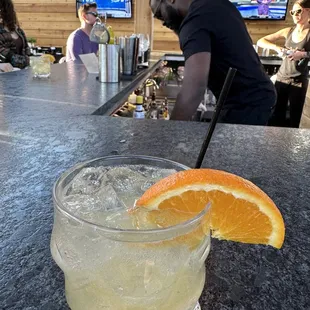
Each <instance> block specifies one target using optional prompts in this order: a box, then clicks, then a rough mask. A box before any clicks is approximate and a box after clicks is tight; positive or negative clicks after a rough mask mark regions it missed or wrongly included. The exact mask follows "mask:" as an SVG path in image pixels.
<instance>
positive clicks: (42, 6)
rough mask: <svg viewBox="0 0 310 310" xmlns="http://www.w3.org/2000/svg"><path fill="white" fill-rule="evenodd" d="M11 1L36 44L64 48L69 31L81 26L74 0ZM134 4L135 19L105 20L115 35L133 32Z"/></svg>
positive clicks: (134, 9) (24, 28)
mask: <svg viewBox="0 0 310 310" xmlns="http://www.w3.org/2000/svg"><path fill="white" fill-rule="evenodd" d="M13 2H14V5H15V9H16V12H17V16H18V19H19V21H20V23H21V27H22V28H23V30H24V31H25V32H26V35H27V37H33V38H36V39H37V45H39V46H40V45H41V46H62V47H63V48H64V49H65V46H66V42H67V38H68V36H69V34H70V33H71V32H72V31H74V30H75V29H77V28H78V27H79V26H80V21H79V19H78V18H77V17H76V9H75V3H76V1H75V0H13ZM135 3H136V0H133V16H134V18H131V19H112V18H111V19H109V20H108V23H109V24H110V25H111V26H112V27H113V29H114V31H115V34H116V35H131V34H132V33H134V32H135V27H136V21H135V20H136V19H135V16H136V5H135ZM147 3H148V2H147ZM149 20H150V18H149ZM140 24H141V23H140V22H139V25H140Z"/></svg>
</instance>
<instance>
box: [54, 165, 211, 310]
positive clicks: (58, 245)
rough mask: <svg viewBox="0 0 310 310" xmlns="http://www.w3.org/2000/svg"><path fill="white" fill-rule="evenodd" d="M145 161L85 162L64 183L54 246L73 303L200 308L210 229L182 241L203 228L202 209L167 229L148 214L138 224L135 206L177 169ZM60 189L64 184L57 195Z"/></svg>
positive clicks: (75, 309) (156, 309)
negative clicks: (92, 164)
mask: <svg viewBox="0 0 310 310" xmlns="http://www.w3.org/2000/svg"><path fill="white" fill-rule="evenodd" d="M149 160H150V159H149ZM123 161H124V159H123ZM140 161H141V159H140ZM100 163H102V162H100ZM109 163H110V162H109V161H108V163H107V165H108V164H109ZM138 163H139V161H138ZM168 163H169V164H170V166H171V165H172V164H171V163H170V162H168ZM104 164H105V163H104ZM110 164H111V163H110ZM142 164H143V166H136V165H134V166H128V165H126V161H125V166H122V167H121V168H119V167H117V168H116V169H114V168H112V169H110V168H108V171H107V170H106V167H103V166H101V167H96V168H91V169H88V170H80V172H79V174H78V175H77V176H76V177H75V178H74V179H73V182H70V183H69V182H68V184H67V183H66V182H64V183H63V184H60V183H61V182H60V183H58V184H56V188H57V186H58V187H59V188H61V192H62V194H63V197H62V199H63V200H62V203H61V206H59V200H58V199H55V220H54V228H53V234H52V240H51V250H52V255H53V258H54V260H55V261H56V263H57V264H58V266H59V267H60V268H61V269H62V270H63V272H64V274H65V283H66V298H67V301H68V304H69V306H70V307H71V309H72V310H85V309H87V310H97V309H98V310H100V309H106V310H112V309H113V310H116V309H117V310H148V309H150V310H172V309H173V310H193V309H194V308H195V306H196V303H197V301H198V299H199V297H200V295H201V292H202V290H203V287H204V283H205V267H204V261H205V259H206V257H207V255H208V253H209V250H210V236H209V235H208V236H205V237H204V238H202V239H201V240H199V243H198V244H195V246H194V247H190V246H189V245H188V243H186V242H184V243H183V242H175V241H176V240H177V239H176V238H177V237H180V236H187V235H189V234H190V233H192V232H193V231H194V230H195V229H199V226H200V225H201V219H200V218H199V217H197V218H196V220H195V221H190V222H187V223H186V224H182V225H180V226H179V227H177V226H174V227H171V228H168V229H162V230H160V229H158V227H154V224H152V223H149V222H147V221H145V222H143V223H142V224H143V230H140V231H138V230H137V227H136V218H137V215H136V216H135V218H133V216H132V215H130V214H129V213H128V212H127V208H128V207H130V206H132V204H133V202H134V200H135V199H136V198H138V197H139V196H140V195H141V193H142V192H143V191H144V190H145V189H146V188H147V187H148V186H150V185H151V184H152V183H154V182H155V181H157V180H158V179H160V178H161V177H163V176H165V175H167V174H171V173H173V172H174V170H171V169H169V170H167V169H162V168H164V167H166V166H167V163H166V166H164V167H162V166H160V163H157V162H156V161H155V162H154V161H151V162H150V164H151V165H153V168H150V169H149V171H146V170H148V168H147V169H146V170H145V169H144V168H145V165H146V162H145V160H144V161H142ZM97 165H98V163H97ZM175 165H176V164H175ZM157 166H159V167H157ZM170 166H169V165H168V167H169V168H173V169H177V170H181V169H182V168H183V167H181V166H178V165H176V166H175V167H170ZM128 168H129V169H130V170H132V172H130V170H128ZM140 168H141V169H140ZM140 170H141V171H140ZM150 171H151V173H150ZM83 173H84V177H83ZM140 175H141V176H142V177H141V178H140ZM81 176H82V177H81ZM66 178H68V179H72V175H70V173H69V174H67V175H65V176H64V179H66ZM75 181H76V182H75ZM84 181H85V183H84V184H83V182H84ZM118 181H119V182H118ZM74 182H75V183H76V184H74ZM117 182H118V183H117ZM63 185H64V186H63ZM92 185H94V186H92ZM110 185H113V188H111V187H110ZM59 193H60V192H58V193H57V189H56V192H55V193H54V197H55V196H57V195H58V194H59ZM111 197H112V199H111ZM104 198H105V200H104ZM103 201H105V202H103ZM101 202H103V203H102V204H101ZM141 212H142V213H141V214H139V215H138V217H140V219H141V220H142V221H143V219H144V217H143V215H144V214H143V212H146V211H141ZM151 229H153V230H151ZM154 229H156V230H154ZM197 309H198V308H197Z"/></svg>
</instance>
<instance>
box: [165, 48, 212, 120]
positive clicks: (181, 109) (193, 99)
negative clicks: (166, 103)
mask: <svg viewBox="0 0 310 310" xmlns="http://www.w3.org/2000/svg"><path fill="white" fill-rule="evenodd" d="M210 62H211V53H209V52H202V53H197V54H194V55H192V56H191V57H189V58H188V59H187V61H186V63H185V69H184V79H183V86H182V89H181V91H180V93H179V94H178V97H177V101H176V104H175V107H174V109H173V111H172V114H171V118H170V119H172V120H184V121H187V120H190V119H191V118H192V116H193V115H194V113H195V112H196V110H197V108H198V106H199V104H200V102H201V101H202V100H203V98H204V94H205V91H206V88H207V85H208V77H209V71H210Z"/></svg>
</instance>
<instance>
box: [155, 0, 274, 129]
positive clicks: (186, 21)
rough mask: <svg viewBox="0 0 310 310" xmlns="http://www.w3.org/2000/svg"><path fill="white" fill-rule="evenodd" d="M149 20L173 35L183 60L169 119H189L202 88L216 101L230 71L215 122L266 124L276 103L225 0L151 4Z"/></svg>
mask: <svg viewBox="0 0 310 310" xmlns="http://www.w3.org/2000/svg"><path fill="white" fill-rule="evenodd" d="M150 6H151V8H152V11H153V14H154V17H155V18H157V19H159V20H161V21H163V24H164V25H165V26H166V27H168V28H170V29H172V30H173V31H174V32H176V33H177V34H178V36H179V40H180V46H181V49H182V51H183V54H184V56H185V74H184V80H183V86H182V89H181V91H180V93H179V95H178V97H177V101H176V105H175V108H174V110H173V112H172V115H171V119H173V120H190V119H191V117H192V115H193V114H194V113H195V111H196V109H197V107H198V106H199V104H200V102H201V101H202V99H203V96H204V93H205V90H206V87H207V85H208V86H209V88H210V89H211V91H212V92H213V94H214V95H215V97H217V98H218V97H219V94H220V91H221V89H222V87H223V84H224V81H225V78H226V75H227V73H228V70H229V67H233V68H236V69H237V70H238V71H237V74H236V76H235V79H234V81H233V84H232V88H231V90H230V92H229V95H228V98H227V101H226V103H225V105H224V107H223V110H222V112H221V116H220V121H221V122H226V123H235V124H252V125H266V124H267V123H268V120H269V117H270V116H271V114H272V109H273V107H274V105H275V101H276V92H275V89H274V85H273V84H272V82H271V81H270V79H269V77H268V76H267V75H266V73H265V72H264V69H263V67H262V65H261V62H260V59H259V57H258V55H257V53H256V52H255V50H254V49H253V45H252V40H251V38H250V36H249V34H248V31H247V29H246V26H245V23H244V21H243V19H242V16H241V14H240V13H239V11H238V10H237V8H236V7H235V6H234V5H233V4H232V3H231V2H230V1H229V0H150Z"/></svg>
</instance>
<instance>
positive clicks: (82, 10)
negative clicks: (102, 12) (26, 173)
mask: <svg viewBox="0 0 310 310" xmlns="http://www.w3.org/2000/svg"><path fill="white" fill-rule="evenodd" d="M92 8H95V9H97V3H96V2H92V3H85V4H83V5H81V6H80V7H79V10H78V14H79V18H80V19H82V14H83V13H87V12H88V11H89V9H92Z"/></svg>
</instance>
